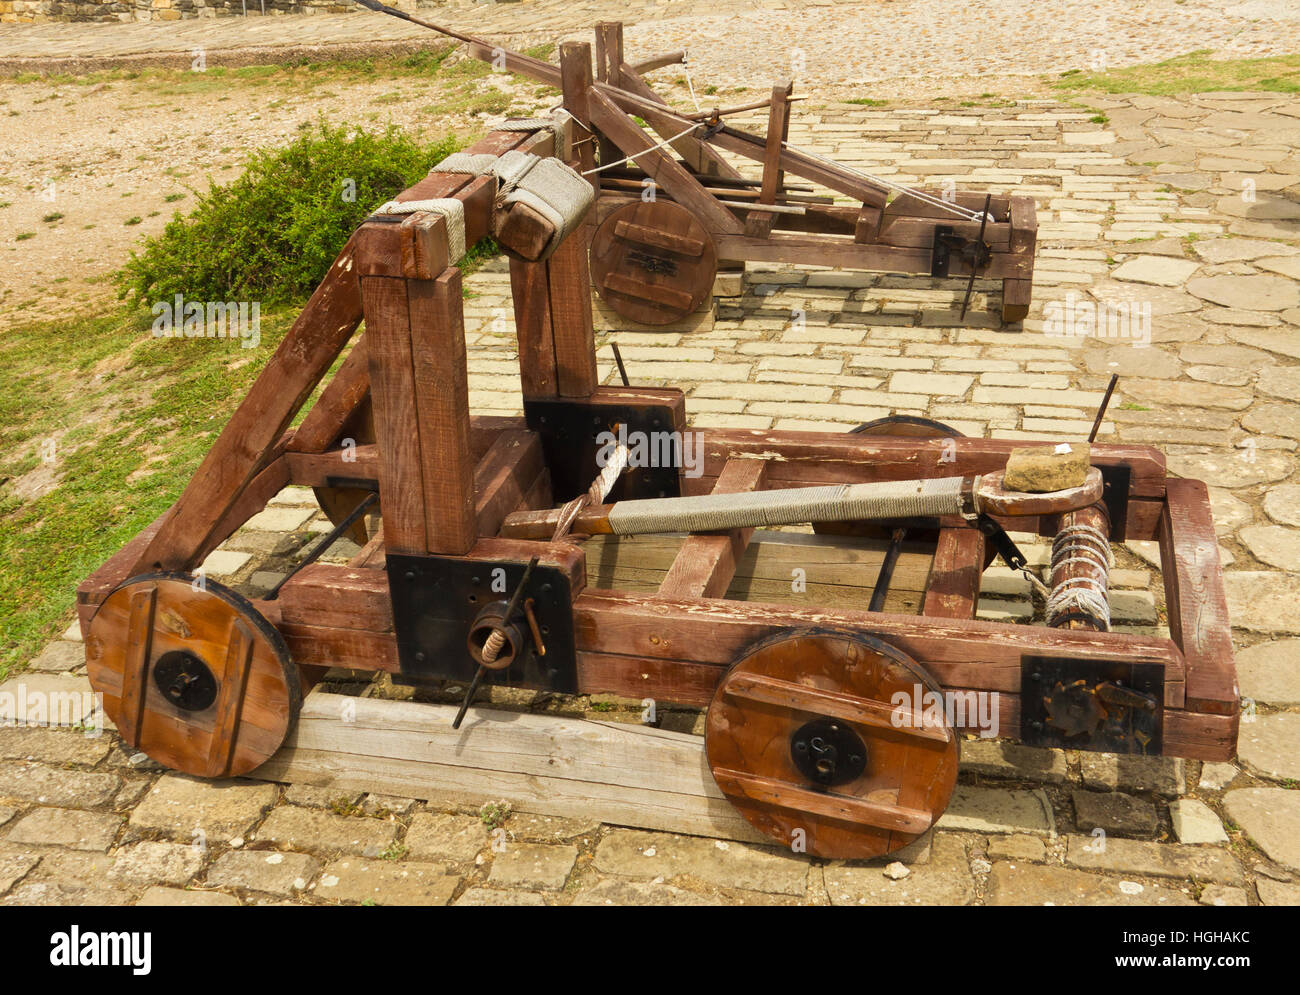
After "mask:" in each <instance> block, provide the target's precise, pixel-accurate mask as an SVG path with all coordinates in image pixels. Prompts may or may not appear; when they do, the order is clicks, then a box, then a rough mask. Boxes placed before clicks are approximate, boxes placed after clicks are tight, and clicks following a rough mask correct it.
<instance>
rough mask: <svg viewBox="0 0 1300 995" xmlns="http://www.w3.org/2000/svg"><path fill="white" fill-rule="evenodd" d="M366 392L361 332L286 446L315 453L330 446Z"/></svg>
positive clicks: (367, 376) (367, 380) (367, 382)
mask: <svg viewBox="0 0 1300 995" xmlns="http://www.w3.org/2000/svg"><path fill="white" fill-rule="evenodd" d="M369 395H370V359H369V357H368V356H367V354H366V337H365V335H362V336H361V338H360V339H359V340H358V341H357V344H356V345H354V346H353V347H352V351H351V352H349V353H348V356H347V359H345V360H343V365H342V366H340V367H339V369H338V372H337V373H335V374H334V378H333V379H332V380H330V382H329V383H328V384H326V385H325V389H324V390H322V391H321V393H320V397H318V398H316V403H315V404H313V405H312V408H311V411H309V412H307V417H306V418H304V419H303V420H302V424H301V425H299V426H298V428H297V429H296V430H295V431H294V433H293V438H292V439H291V440H289V449H290V451H293V452H300V453H304V452H305V453H319V452H322V451H323V450H325V449H328V448H329V447H331V446H333V445H334V444H335V443H336V442H337V441H338V438H339V434H340V433H341V432H342V431H343V427H344V426H345V425H346V424H347V422H348V419H350V418H351V417H352V414H353V412H355V411H356V410H357V408H358V407H360V406H361V404H362V403H363V402H364V401H365V400H366V398H367V397H369Z"/></svg>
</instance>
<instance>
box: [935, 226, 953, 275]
mask: <svg viewBox="0 0 1300 995" xmlns="http://www.w3.org/2000/svg"><path fill="white" fill-rule="evenodd" d="M951 234H952V225H935V226H934V242H933V243H932V244H931V246H930V275H931V276H947V275H948V268H949V266H950V265H951V255H952V254H951V250H950V249H949V248H948V246H947V245H946V244H945V243H944V241H943V239H944V236H945V235H951Z"/></svg>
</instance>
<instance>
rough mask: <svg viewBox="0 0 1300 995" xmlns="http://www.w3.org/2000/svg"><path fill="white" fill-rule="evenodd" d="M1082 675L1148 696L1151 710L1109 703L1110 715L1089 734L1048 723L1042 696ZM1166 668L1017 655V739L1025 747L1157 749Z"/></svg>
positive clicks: (1161, 728) (1088, 683)
mask: <svg viewBox="0 0 1300 995" xmlns="http://www.w3.org/2000/svg"><path fill="white" fill-rule="evenodd" d="M1080 679H1082V680H1084V681H1085V682H1086V686H1088V687H1093V688H1095V687H1096V686H1097V685H1098V684H1101V683H1103V682H1106V681H1110V682H1112V683H1117V684H1121V685H1122V686H1123V687H1125V688H1128V689H1129V690H1132V691H1138V692H1140V693H1142V694H1146V695H1150V696H1151V697H1153V698H1154V699H1155V701H1156V707H1155V711H1154V712H1147V711H1143V710H1141V709H1137V708H1119V707H1116V706H1113V705H1108V706H1106V707H1107V710H1108V711H1109V713H1110V714H1109V717H1108V718H1107V719H1105V720H1104V721H1103V722H1102V723H1101V725H1100V727H1099V728H1098V729H1097V730H1096V731H1095V732H1093V733H1092V734H1090V735H1087V734H1085V735H1076V736H1066V735H1065V734H1064V733H1062V731H1061V730H1059V729H1057V728H1055V727H1054V726H1052V725H1049V724H1048V721H1049V713H1048V708H1047V703H1046V701H1045V700H1044V699H1045V698H1046V697H1047V696H1049V695H1050V694H1051V692H1052V690H1053V689H1054V688H1055V687H1056V686H1057V685H1058V683H1059V684H1066V685H1068V684H1070V683H1073V682H1074V681H1077V680H1080ZM1164 701H1165V669H1164V667H1163V666H1161V665H1160V664H1158V663H1134V662H1131V661H1126V660H1080V659H1077V658H1074V657H1065V656H1023V657H1021V658H1020V741H1021V742H1022V743H1023V744H1024V745H1026V746H1042V747H1060V748H1064V749H1069V750H1092V751H1096V752H1100V753H1137V754H1147V755H1155V754H1158V753H1160V751H1161V748H1162V746H1163V740H1164V736H1163V733H1164Z"/></svg>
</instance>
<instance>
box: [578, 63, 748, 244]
mask: <svg viewBox="0 0 1300 995" xmlns="http://www.w3.org/2000/svg"><path fill="white" fill-rule="evenodd" d="M587 106H588V107H589V108H590V111H591V120H592V123H593V124H594V125H595V127H597V128H599V129H600V131H601V132H602V133H603V134H605V135H607V136H608V137H609V138H610V139H611V140H612V141H613V142H614V143H615V144H616V145H617V146H618V147H619V149H620V150H621V151H622V152H623V154H624V155H637V160H636V162H637V165H638V166H640V167H641V168H642V169H644V170H645V171H646V173H647V174H648V175H650V176H651V177H653V178H654V180H655V182H656V183H658V184H660V185H662V186H663V188H664V189H665V190H667V191H668V192H669V193H670V194H672V196H673V198H674V199H675V200H677V201H678V202H679V203H680V204H682V205H683V206H685V207H687V208H689V209H690V210H691V211H692V212H694V214H695V216H696V217H698V218H699V219H700V221H701V222H702V223H703V224H704V226H705V227H706V228H708V229H709V230H710V231H712V232H726V233H731V234H736V235H739V234H740V233H741V231H742V230H743V229H742V226H741V224H740V222H739V221H737V220H736V219H735V217H734V216H733V215H732V213H731V212H730V211H728V210H727V209H726V208H725V207H723V206H722V205H721V204H719V203H718V202H717V200H716V199H715V198H714V197H712V196H711V195H710V194H709V193H708V192H706V191H705V189H704V187H703V185H702V184H701V183H700V181H699V180H698V179H696V178H695V177H694V176H692V175H691V174H690V173H689V172H688V171H687V170H685V169H684V168H682V167H681V166H680V165H678V163H677V160H676V159H674V158H673V157H672V156H670V155H668V154H667V153H666V152H664V151H663V149H658V148H655V147H654V145H655V143H653V142H651V141H650V139H649V137H648V136H647V135H646V133H645V132H644V131H642V130H641V129H640V128H638V127H637V126H636V125H635V124H634V123H633V122H632V121H631V120H630V119H629V118H628V116H627V115H626V114H625V113H624V112H623V111H621V110H619V109H618V107H617V106H616V105H615V104H614V103H613V101H611V100H610V99H609V98H608V97H607V96H606V95H605V94H604V93H603V92H602V91H601V90H600V89H599V88H598V87H595V86H593V87H592V88H591V90H590V91H589V92H588V94H587ZM641 153H644V154H641Z"/></svg>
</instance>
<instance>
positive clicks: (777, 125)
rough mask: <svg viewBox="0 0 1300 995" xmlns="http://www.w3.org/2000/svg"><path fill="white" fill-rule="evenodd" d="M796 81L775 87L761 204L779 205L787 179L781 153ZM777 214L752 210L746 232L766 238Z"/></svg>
mask: <svg viewBox="0 0 1300 995" xmlns="http://www.w3.org/2000/svg"><path fill="white" fill-rule="evenodd" d="M793 90H794V84H793V83H792V82H791V81H790V80H782V81H781V82H779V83H777V84H776V86H774V87H772V104H771V106H770V107H769V108H768V114H767V149H766V152H765V154H764V156H763V187H762V190H761V191H760V193H759V195H758V202H759V203H760V204H775V203H776V195H777V191H779V190H780V189H781V184H782V183H783V182H784V180H785V172H784V171H783V170H782V169H781V153H782V151H784V146H785V140H786V139H787V138H788V137H789V136H790V94H791V93H792V92H793ZM775 221H776V215H775V214H774V213H773V212H771V211H751V212H750V214H749V217H747V218H746V219H745V234H747V235H749V236H751V237H756V238H762V237H763V236H765V235H767V234H768V232H770V231H771V230H772V224H773V223H774V222H775Z"/></svg>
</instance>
